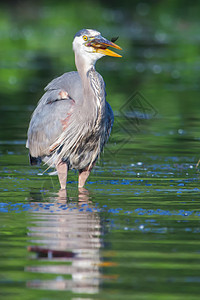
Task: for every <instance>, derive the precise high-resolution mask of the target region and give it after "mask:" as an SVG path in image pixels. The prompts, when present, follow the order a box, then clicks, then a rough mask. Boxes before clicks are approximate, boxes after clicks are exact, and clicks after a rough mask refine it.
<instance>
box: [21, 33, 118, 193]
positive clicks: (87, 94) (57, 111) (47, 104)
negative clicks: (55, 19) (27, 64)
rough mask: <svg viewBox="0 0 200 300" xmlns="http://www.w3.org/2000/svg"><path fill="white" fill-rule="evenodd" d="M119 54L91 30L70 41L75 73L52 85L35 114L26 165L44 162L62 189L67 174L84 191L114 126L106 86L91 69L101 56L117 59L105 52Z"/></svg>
mask: <svg viewBox="0 0 200 300" xmlns="http://www.w3.org/2000/svg"><path fill="white" fill-rule="evenodd" d="M109 46H111V47H114V48H116V49H120V50H121V48H120V47H119V46H117V45H116V44H114V43H113V42H110V41H109V40H107V39H105V38H104V37H102V36H101V34H100V32H98V31H96V30H92V29H82V30H80V31H79V32H77V33H76V35H75V37H74V40H73V50H74V52H75V63H76V68H77V71H78V72H68V73H64V74H63V75H62V76H60V77H58V78H55V79H54V80H52V81H51V82H50V83H49V84H48V85H47V87H46V88H45V91H46V93H45V94H44V95H43V97H42V98H41V99H40V101H39V102H38V105H37V107H36V109H35V111H34V112H33V115H32V118H31V121H30V124H29V129H28V139H27V144H26V146H27V148H29V156H30V163H31V164H32V165H35V164H38V163H40V162H41V161H42V160H43V161H44V162H45V163H47V164H48V165H50V166H54V167H56V169H57V173H58V178H59V181H60V186H61V189H66V181H67V172H68V170H69V169H77V170H79V181H78V187H83V186H84V184H85V181H86V180H87V178H88V176H89V174H90V172H91V170H92V168H93V166H94V165H95V162H96V160H97V158H98V157H99V155H100V153H101V151H102V149H103V146H104V144H105V143H106V141H107V140H108V137H109V135H110V132H111V128H112V125H113V120H114V117H113V112H112V109H111V107H110V105H109V104H108V102H107V101H106V93H105V84H104V81H103V78H102V76H101V75H100V74H99V73H98V72H96V70H95V63H96V61H97V60H98V59H100V58H101V57H103V56H105V55H109V56H115V57H121V55H119V54H117V53H115V52H113V51H111V50H110V49H108V47H109Z"/></svg>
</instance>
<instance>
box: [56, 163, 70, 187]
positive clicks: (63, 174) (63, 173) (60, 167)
mask: <svg viewBox="0 0 200 300" xmlns="http://www.w3.org/2000/svg"><path fill="white" fill-rule="evenodd" d="M56 170H57V171H58V179H59V182H60V187H61V189H62V190H63V189H66V185H67V171H68V167H67V164H66V163H65V162H63V161H60V162H59V163H58V164H57V165H56Z"/></svg>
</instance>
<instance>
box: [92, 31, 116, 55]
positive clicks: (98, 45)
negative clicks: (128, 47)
mask: <svg viewBox="0 0 200 300" xmlns="http://www.w3.org/2000/svg"><path fill="white" fill-rule="evenodd" d="M86 46H88V47H92V48H93V49H94V52H97V53H101V54H104V55H108V56H114V57H122V55H120V54H118V53H116V52H114V51H112V50H110V49H108V47H112V48H115V49H119V50H122V48H121V47H119V46H118V45H116V44H115V43H113V42H111V41H109V40H107V39H105V38H104V37H102V36H98V37H95V38H91V39H90V41H89V42H87V43H86Z"/></svg>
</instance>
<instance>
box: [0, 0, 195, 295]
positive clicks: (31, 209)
mask: <svg viewBox="0 0 200 300" xmlns="http://www.w3.org/2000/svg"><path fill="white" fill-rule="evenodd" d="M12 4H13V5H11V6H9V5H8V4H6V3H5V4H1V5H0V40H1V53H2V55H1V59H2V60H1V65H0V107H1V116H0V126H1V131H0V254H1V255H0V297H1V299H5V300H13V299H15V300H17V299H20V300H23V299H24V300H27V299H40V300H44V299H45V300H46V299H50V300H53V299H73V300H75V299H76V300H78V299H79V300H80V299H120V300H121V299H124V300H125V299H152V300H155V299H161V300H169V299H170V300H179V299H180V300H183V299H189V300H193V299H195V300H197V299H199V296H200V239H199V234H200V199H199V192H200V188H199V171H198V168H196V163H197V162H198V160H199V158H200V156H199V143H200V133H199V132H200V118H199V116H200V106H199V95H200V85H199V80H200V78H199V77H200V75H199V74H200V72H199V70H200V58H199V57H200V56H199V53H200V52H199V41H200V39H199V28H200V23H199V13H200V4H198V2H194V3H193V4H191V3H190V2H187V1H173V2H170V1H148V2H141V1H132V3H130V1H124V3H118V1H115V2H112V1H111V2H110V3H106V2H105V1H100V2H96V6H94V3H93V2H91V1H83V2H79V1H77V2H75V1H73V2H72V1H69V2H65V1H60V2H58V3H55V2H52V1H41V2H40V3H39V2H37V1H20V2H18V1H16V2H12ZM97 12H98V13H97ZM84 27H89V28H95V29H98V30H99V31H101V33H102V35H103V36H105V37H107V38H111V37H113V36H119V40H118V41H117V43H118V44H119V45H120V46H121V47H122V48H123V51H122V55H123V58H122V59H116V58H110V57H105V58H103V59H101V61H99V62H98V63H97V66H96V67H97V69H98V71H99V72H100V73H101V74H102V76H103V77H104V79H105V82H106V90H107V94H108V97H107V99H108V101H109V103H110V104H111V106H112V108H113V110H114V114H115V123H114V128H113V132H112V135H111V138H110V141H109V144H108V145H107V146H106V147H105V150H104V153H103V154H102V156H101V159H100V161H99V162H98V164H97V166H96V167H95V168H94V170H93V172H92V174H91V176H90V177H89V179H88V182H87V184H86V190H84V191H78V189H77V176H78V174H77V173H76V172H74V171H71V172H70V173H69V176H68V184H67V185H68V188H67V192H66V194H65V193H61V192H59V184H58V179H57V177H56V176H49V175H48V172H50V170H48V171H46V172H45V169H46V167H45V166H40V167H33V166H29V163H28V152H27V149H26V148H25V141H26V131H27V127H28V123H29V120H30V116H31V113H32V111H33V109H34V107H35V105H36V103H37V101H38V100H39V98H40V97H41V95H42V93H43V88H44V86H45V85H46V84H47V83H48V82H49V81H50V80H51V79H53V78H54V77H56V76H58V75H60V74H62V73H64V72H67V71H71V70H74V68H75V67H74V57H73V52H72V49H71V48H72V47H71V43H72V40H73V35H74V34H75V33H76V31H78V30H79V29H81V28H84ZM43 172H44V174H43V175H41V174H42V173H43ZM38 174H40V175H38ZM55 253H60V256H59V257H58V256H56V254H55Z"/></svg>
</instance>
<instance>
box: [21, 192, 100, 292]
mask: <svg viewBox="0 0 200 300" xmlns="http://www.w3.org/2000/svg"><path fill="white" fill-rule="evenodd" d="M64 194H65V193H64V191H63V193H62V195H60V194H58V199H56V201H55V199H53V198H52V201H53V203H46V204H45V203H44V202H41V203H40V202H36V203H33V202H32V203H31V206H32V207H33V208H35V211H30V212H29V224H30V226H29V227H28V235H29V242H31V245H30V246H29V247H28V250H29V251H31V252H32V253H34V254H33V256H32V259H33V260H32V262H31V264H30V265H28V266H26V268H25V272H30V273H33V274H35V277H33V278H32V279H31V280H27V287H29V288H34V289H48V290H65V291H67V290H68V291H73V292H75V293H89V294H95V293H98V292H99V285H100V282H101V279H102V274H101V273H100V267H101V257H100V248H101V247H102V238H101V235H102V230H103V229H102V227H101V220H100V216H99V213H98V212H97V211H96V210H95V207H94V205H93V204H92V203H91V202H90V201H89V194H88V193H86V192H83V193H82V192H81V193H80V191H79V194H78V203H77V202H74V203H73V202H71V201H70V202H69V203H68V202H67V198H66V199H65V201H64ZM41 197H42V195H41ZM41 199H42V198H41ZM32 200H34V199H32ZM83 203H84V204H83ZM40 204H42V205H40ZM49 208H50V209H49ZM50 262H51V263H50ZM40 274H42V276H40ZM48 274H51V275H52V278H51V279H50V278H49V276H48Z"/></svg>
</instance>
